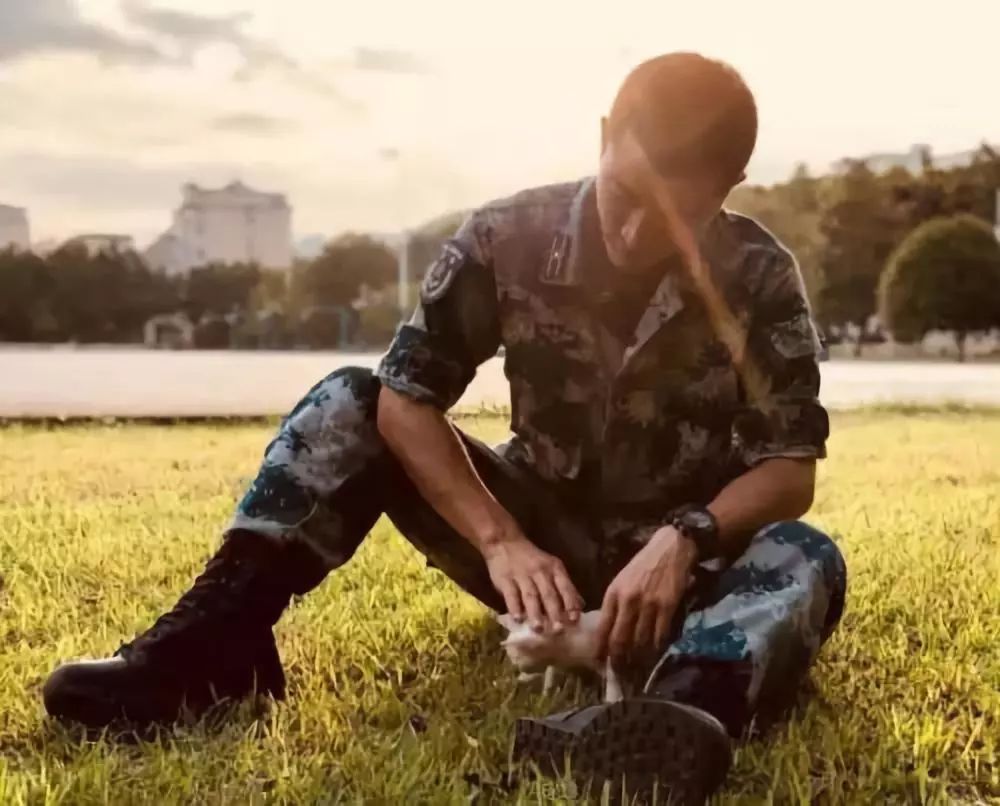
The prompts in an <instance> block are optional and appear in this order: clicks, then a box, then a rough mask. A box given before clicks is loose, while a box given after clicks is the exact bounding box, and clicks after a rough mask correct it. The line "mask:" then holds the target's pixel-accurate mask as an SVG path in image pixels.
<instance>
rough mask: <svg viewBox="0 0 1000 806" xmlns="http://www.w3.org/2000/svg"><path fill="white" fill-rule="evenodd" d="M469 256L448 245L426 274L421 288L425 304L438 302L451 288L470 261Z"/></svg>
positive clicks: (421, 295) (452, 245)
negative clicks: (465, 264)
mask: <svg viewBox="0 0 1000 806" xmlns="http://www.w3.org/2000/svg"><path fill="white" fill-rule="evenodd" d="M468 259H469V258H468V255H466V254H465V253H464V252H462V250H461V249H459V248H458V247H457V246H455V244H453V243H446V244H445V245H444V247H443V248H442V249H441V254H440V255H439V256H438V259H437V260H435V261H434V262H433V263H432V264H431V266H430V268H429V269H427V272H426V274H424V282H423V285H422V286H421V288H420V297H421V299H422V300H423V301H424V302H437V301H438V300H439V299H441V297H443V296H444V295H445V293H447V291H448V289H449V288H451V284H452V283H453V282H455V277H457V276H458V272H459V270H460V269H461V268H462V265H463V264H464V263H465V261H466V260H468Z"/></svg>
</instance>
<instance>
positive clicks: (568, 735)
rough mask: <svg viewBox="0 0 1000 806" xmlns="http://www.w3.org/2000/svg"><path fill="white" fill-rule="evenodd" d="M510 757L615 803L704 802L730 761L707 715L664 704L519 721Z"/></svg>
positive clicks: (627, 704) (635, 703)
mask: <svg viewBox="0 0 1000 806" xmlns="http://www.w3.org/2000/svg"><path fill="white" fill-rule="evenodd" d="M514 757H515V758H517V759H520V760H522V761H530V762H534V763H535V764H536V765H537V766H538V768H539V770H540V771H541V772H542V773H544V774H546V775H557V776H558V775H562V774H564V773H565V772H567V771H568V772H569V774H570V776H571V777H572V778H573V780H574V781H575V782H576V783H577V784H579V785H580V786H581V789H582V790H583V791H581V792H580V794H581V795H588V794H589V795H591V796H594V797H597V798H600V796H601V790H602V788H603V787H604V785H605V784H606V783H610V784H611V792H610V795H611V797H612V801H613V802H618V798H619V797H621V795H622V794H623V790H624V794H625V795H626V797H625V799H624V802H626V803H632V802H633V801H634V799H636V798H638V802H641V803H645V802H648V801H649V799H650V798H654V799H655V801H656V802H657V803H703V802H704V801H705V800H706V798H707V797H708V796H709V795H710V794H711V793H712V792H713V791H714V790H715V789H716V788H717V787H718V786H719V784H721V783H722V781H723V779H724V778H725V777H726V773H727V772H728V771H729V765H730V763H731V760H732V750H731V748H730V742H729V735H728V734H727V733H726V729H725V728H724V727H723V726H722V723H721V722H719V720H717V719H716V718H715V717H714V716H712V715H711V714H709V713H707V712H705V711H702V710H701V709H700V708H694V707H693V706H690V705H684V704H682V703H678V702H671V701H669V700H661V699H653V698H640V699H626V700H622V701H621V702H616V703H610V704H605V705H592V706H590V707H588V708H580V709H577V710H574V711H567V712H565V713H562V714H553V715H552V716H548V717H543V718H540V719H519V720H518V721H517V727H516V730H515V734H514Z"/></svg>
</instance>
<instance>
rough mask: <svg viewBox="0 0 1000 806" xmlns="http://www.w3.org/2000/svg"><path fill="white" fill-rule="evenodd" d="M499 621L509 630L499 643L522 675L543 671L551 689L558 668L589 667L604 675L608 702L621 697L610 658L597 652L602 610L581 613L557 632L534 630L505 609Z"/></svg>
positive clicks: (546, 686)
mask: <svg viewBox="0 0 1000 806" xmlns="http://www.w3.org/2000/svg"><path fill="white" fill-rule="evenodd" d="M497 621H498V622H500V625H501V626H502V627H503V628H504V629H506V630H507V633H508V635H507V637H506V638H505V639H504V640H503V641H502V642H501V644H500V646H502V647H503V648H504V650H505V651H506V652H507V657H508V658H510V661H511V663H513V664H514V666H515V667H517V670H518V671H519V672H520V673H521V677H522V679H528V678H530V677H533V676H535V675H537V674H539V673H541V672H544V673H545V690H546V691H548V689H549V688H550V687H551V685H552V680H553V673H554V670H555V669H556V668H561V669H589V670H590V671H592V672H596V673H597V674H599V675H600V676H601V677H602V678H603V679H604V701H605V702H618V701H619V700H621V699H622V697H623V694H622V687H621V683H620V682H619V680H618V676H617V675H616V674H615V672H614V670H613V669H612V668H611V663H610V661H608V660H607V659H606V658H599V657H598V656H597V627H598V625H599V624H600V621H601V611H600V610H588V611H587V612H586V613H581V614H580V618H579V619H577V622H576V623H575V624H566V625H564V626H563V629H562V630H561V631H560V632H557V633H549V632H535V631H534V630H533V629H531V626H530V625H529V624H527V623H526V622H518V621H516V620H515V619H514V618H513V616H511V615H509V614H506V613H505V614H503V615H501V616H497Z"/></svg>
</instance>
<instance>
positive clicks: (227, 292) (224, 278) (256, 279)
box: [184, 263, 261, 322]
mask: <svg viewBox="0 0 1000 806" xmlns="http://www.w3.org/2000/svg"><path fill="white" fill-rule="evenodd" d="M260 281H261V270H260V267H259V266H257V265H256V264H253V263H209V264H207V265H205V266H199V267H197V268H194V269H191V271H190V273H189V274H188V276H187V278H186V279H185V282H184V306H185V308H186V310H187V314H188V316H190V317H191V320H192V321H194V322H197V321H198V320H199V319H201V318H202V317H203V316H204V315H206V314H218V315H225V314H227V313H232V312H234V311H243V310H246V309H247V308H248V307H249V306H250V299H251V295H252V294H253V292H254V290H255V289H256V288H257V286H258V284H259V283H260Z"/></svg>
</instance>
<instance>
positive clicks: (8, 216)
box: [0, 204, 31, 250]
mask: <svg viewBox="0 0 1000 806" xmlns="http://www.w3.org/2000/svg"><path fill="white" fill-rule="evenodd" d="M11 246H13V247H14V248H15V249H23V250H27V249H29V248H30V247H31V230H30V228H29V227H28V211H27V210H25V209H24V208H23V207H10V206H9V205H6V204H0V249H7V248H8V247H11Z"/></svg>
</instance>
